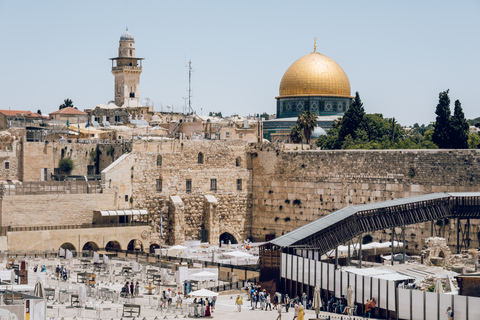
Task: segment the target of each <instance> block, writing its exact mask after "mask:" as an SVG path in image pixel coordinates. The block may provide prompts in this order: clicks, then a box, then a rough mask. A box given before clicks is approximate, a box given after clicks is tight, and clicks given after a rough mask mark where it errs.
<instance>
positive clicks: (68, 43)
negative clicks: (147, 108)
mask: <svg viewBox="0 0 480 320" xmlns="http://www.w3.org/2000/svg"><path fill="white" fill-rule="evenodd" d="M0 27H1V30H2V40H1V41H2V45H1V47H0V60H1V61H2V63H3V65H2V68H1V69H0V93H1V94H2V99H1V100H0V101H1V102H0V109H8V108H9V107H10V108H11V109H12V110H13V109H27V110H31V111H36V110H37V109H40V110H42V112H43V113H49V112H52V111H55V110H57V109H58V106H59V105H60V104H61V103H62V102H63V100H64V99H65V98H70V99H72V100H73V102H74V104H75V106H76V107H78V108H79V109H81V110H83V109H87V108H93V107H94V106H95V105H96V104H99V103H103V104H106V103H107V102H108V101H109V100H113V95H114V91H113V90H114V78H113V75H112V74H111V62H110V61H109V60H108V58H111V57H115V56H116V55H117V50H118V41H119V38H120V35H121V34H122V33H123V32H124V31H125V28H126V27H128V28H129V31H130V32H131V33H132V34H133V36H134V37H135V42H136V54H137V57H143V58H145V61H144V62H143V73H142V75H141V79H140V95H141V98H142V99H143V98H145V97H148V98H150V99H151V100H153V102H154V103H155V106H154V107H155V110H160V108H161V105H163V106H164V110H165V109H166V108H165V106H166V105H173V106H174V107H175V110H177V111H180V110H181V108H182V105H183V104H184V99H183V97H186V96H187V88H188V69H187V67H186V65H187V63H188V60H189V59H191V60H192V63H193V67H194V73H193V80H192V84H193V99H192V105H193V107H194V109H195V110H196V111H197V114H200V113H201V112H202V113H203V114H204V115H205V114H207V113H208V112H209V111H221V112H222V113H223V115H230V114H233V113H237V114H240V115H248V114H253V113H257V112H268V113H275V112H276V104H275V96H277V95H278V88H279V84H280V80H281V78H282V76H283V73H284V72H285V71H286V70H287V68H288V67H289V66H290V65H291V64H292V63H293V62H294V61H295V60H297V59H298V58H300V57H302V56H304V55H306V54H308V53H310V52H312V51H313V38H314V37H317V38H318V40H317V51H318V52H320V53H322V54H324V55H326V56H328V57H330V58H332V59H333V60H335V61H336V62H337V63H338V64H339V65H340V66H341V67H342V68H343V69H344V70H345V72H346V73H347V75H348V77H349V79H350V84H351V88H352V95H354V94H355V91H358V92H359V93H360V96H361V98H362V101H363V103H364V106H365V109H366V111H367V113H383V114H384V115H385V116H387V117H395V118H396V119H397V120H398V121H399V122H400V123H401V124H403V125H411V124H413V123H415V122H418V123H429V122H431V121H434V119H435V114H434V112H435V107H436V104H437V102H438V93H439V92H440V91H443V90H446V89H450V98H451V100H452V110H453V102H454V101H455V100H456V99H459V100H460V101H461V102H462V106H463V109H464V112H465V115H466V117H467V118H474V117H479V116H480V108H479V107H480V103H479V100H478V99H479V95H478V92H479V91H480V81H479V75H480V1H478V0H473V1H468V0H465V1H358V0H355V1H319V0H315V1H295V2H294V1H278V0H277V1H258V0H257V1H227V0H223V1H122V0H120V1H5V0H0ZM201 109H202V111H201Z"/></svg>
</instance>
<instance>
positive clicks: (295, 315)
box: [293, 301, 298, 320]
mask: <svg viewBox="0 0 480 320" xmlns="http://www.w3.org/2000/svg"><path fill="white" fill-rule="evenodd" d="M297 317H298V301H295V312H294V313H293V320H295V319H297Z"/></svg>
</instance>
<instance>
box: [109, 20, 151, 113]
mask: <svg viewBox="0 0 480 320" xmlns="http://www.w3.org/2000/svg"><path fill="white" fill-rule="evenodd" d="M119 43H120V45H119V47H118V57H116V58H110V60H112V73H113V75H114V76H115V104H116V105H117V106H119V107H122V106H124V107H137V106H139V105H140V101H139V99H140V73H142V60H143V58H135V40H134V39H133V36H132V34H131V33H130V32H128V29H127V31H125V32H124V33H123V34H122V36H121V37H120V42H119Z"/></svg>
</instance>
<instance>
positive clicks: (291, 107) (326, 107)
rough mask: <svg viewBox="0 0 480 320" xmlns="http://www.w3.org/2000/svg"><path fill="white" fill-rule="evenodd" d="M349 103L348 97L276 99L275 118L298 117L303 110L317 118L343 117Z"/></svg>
mask: <svg viewBox="0 0 480 320" xmlns="http://www.w3.org/2000/svg"><path fill="white" fill-rule="evenodd" d="M351 101H352V99H351V98H348V97H323V96H305V97H302V96H299V97H278V98H277V118H291V117H298V115H299V114H300V113H302V112H303V111H305V110H310V111H311V112H314V113H315V114H316V115H317V116H332V115H338V116H343V114H344V113H345V111H347V109H348V107H349V106H350V103H351Z"/></svg>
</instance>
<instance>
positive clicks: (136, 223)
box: [0, 221, 149, 236]
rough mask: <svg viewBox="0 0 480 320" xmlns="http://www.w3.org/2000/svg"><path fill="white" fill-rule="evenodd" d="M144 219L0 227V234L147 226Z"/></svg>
mask: <svg viewBox="0 0 480 320" xmlns="http://www.w3.org/2000/svg"><path fill="white" fill-rule="evenodd" d="M148 225H149V224H148V222H146V221H132V222H129V223H84V224H81V225H74V224H72V225H61V226H32V227H12V226H7V227H1V228H0V230H1V235H2V236H6V235H7V232H24V231H42V230H64V229H89V228H121V227H138V226H148Z"/></svg>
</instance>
